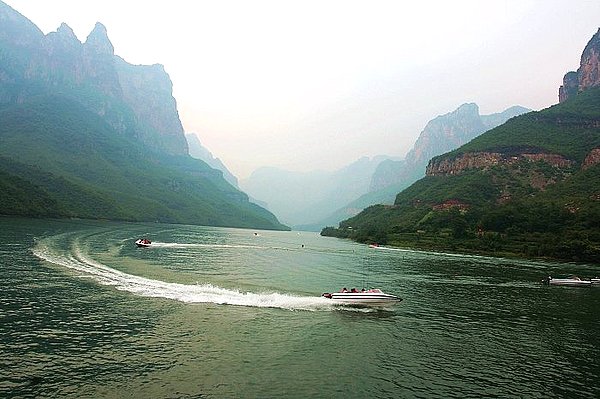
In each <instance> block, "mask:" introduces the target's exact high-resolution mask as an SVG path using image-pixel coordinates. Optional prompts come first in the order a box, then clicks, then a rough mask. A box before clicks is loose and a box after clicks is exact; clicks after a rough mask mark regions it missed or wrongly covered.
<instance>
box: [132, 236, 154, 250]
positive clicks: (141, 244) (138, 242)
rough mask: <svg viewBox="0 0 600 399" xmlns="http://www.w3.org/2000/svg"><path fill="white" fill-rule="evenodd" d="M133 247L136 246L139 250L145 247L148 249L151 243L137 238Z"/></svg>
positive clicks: (145, 239)
mask: <svg viewBox="0 0 600 399" xmlns="http://www.w3.org/2000/svg"><path fill="white" fill-rule="evenodd" d="M135 245H137V246H138V247H140V248H146V247H149V246H150V245H152V241H150V240H149V239H147V238H138V239H137V240H136V241H135Z"/></svg>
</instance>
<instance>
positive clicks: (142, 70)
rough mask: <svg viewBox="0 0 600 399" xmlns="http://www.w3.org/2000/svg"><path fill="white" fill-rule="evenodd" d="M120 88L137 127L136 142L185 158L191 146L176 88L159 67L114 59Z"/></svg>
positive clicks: (157, 65)
mask: <svg viewBox="0 0 600 399" xmlns="http://www.w3.org/2000/svg"><path fill="white" fill-rule="evenodd" d="M114 65H115V69H116V72H117V75H118V80H119V84H120V88H121V89H122V91H123V98H124V100H125V102H126V103H127V104H128V105H129V106H130V107H131V109H132V110H133V113H134V115H135V118H136V120H137V123H138V125H139V126H140V127H141V128H139V129H137V131H136V135H137V138H138V139H140V140H142V141H144V142H145V143H146V144H148V145H149V146H151V147H157V148H161V149H163V150H166V151H167V152H169V153H170V154H178V155H186V154H187V153H188V144H187V141H186V139H185V133H184V131H183V126H182V124H181V120H180V119H179V113H178V112H177V102H176V100H175V98H174V97H173V84H172V82H171V79H170V78H169V75H168V74H167V72H165V69H164V67H163V66H162V65H160V64H155V65H131V64H129V63H127V62H125V61H124V60H123V59H121V58H120V57H118V56H115V57H114Z"/></svg>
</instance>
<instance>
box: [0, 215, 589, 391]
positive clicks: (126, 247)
mask: <svg viewBox="0 0 600 399" xmlns="http://www.w3.org/2000/svg"><path fill="white" fill-rule="evenodd" d="M255 233H256V234H255ZM141 236H147V237H148V238H150V239H151V240H153V242H154V244H155V245H154V246H153V247H152V248H136V247H135V246H134V244H133V242H134V240H135V239H137V238H139V237H141ZM0 240H1V242H2V245H1V246H0V273H1V276H2V278H1V279H0V305H1V306H0V396H2V397H23V396H32V397H33V396H35V397H77V398H86V397H89V398H97V397H154V398H178V397H189V398H192V397H193V398H200V397H206V398H217V397H218V398H221V397H255V398H266V397H293V398H295V397H298V398H300V397H302V398H307V397H311V398H312V397H315V398H317V397H318V398H322V397H351V398H362V397H372V398H396V397H404V398H412V397H414V398H421V397H422V398H431V397H439V398H453V397H455V398H465V397H474V398H475V397H477V398H479V397H484V396H485V397H490V396H496V397H530V398H553V397H554V398H559V397H599V396H600V382H599V381H598V375H600V318H599V316H598V311H599V310H600V288H589V287H585V288H580V287H546V286H542V285H541V284H540V283H539V282H540V280H541V279H542V278H543V277H544V276H546V275H548V274H557V273H576V274H580V275H582V276H587V277H590V276H593V275H597V274H600V272H599V271H598V266H597V265H596V266H595V265H572V264H559V263H549V262H527V261H516V260H506V259H494V258H486V257H475V256H459V255H452V254H435V253H426V252H414V251H397V250H374V249H370V248H368V247H367V246H364V245H360V244H357V243H352V242H349V241H344V240H337V239H333V238H324V237H320V236H318V235H317V234H312V233H304V232H302V233H298V232H270V231H254V230H240V229H223V228H210V227H199V226H182V225H162V224H131V223H114V222H90V221H40V220H27V219H9V218H4V219H0ZM343 286H346V287H348V288H351V287H357V288H361V287H362V286H366V287H371V286H373V287H379V288H381V289H383V290H384V291H386V292H390V293H394V294H397V295H399V296H401V297H402V298H403V299H404V301H403V302H402V303H401V304H400V305H398V306H394V307H391V308H387V309H357V308H350V307H336V306H332V304H331V302H330V301H328V300H326V299H324V298H322V297H320V294H321V293H322V292H325V291H332V290H338V289H340V288H341V287H343Z"/></svg>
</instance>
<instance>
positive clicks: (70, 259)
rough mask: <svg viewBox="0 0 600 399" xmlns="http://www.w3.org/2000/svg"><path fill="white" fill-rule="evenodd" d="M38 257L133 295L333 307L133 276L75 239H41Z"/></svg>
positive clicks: (316, 301)
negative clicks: (57, 244)
mask: <svg viewBox="0 0 600 399" xmlns="http://www.w3.org/2000/svg"><path fill="white" fill-rule="evenodd" d="M33 254H34V255H35V256H37V257H38V258H40V259H42V260H44V261H47V262H50V263H52V264H55V265H59V266H62V267H65V268H68V269H71V270H73V271H76V272H78V273H81V274H80V277H87V278H92V279H93V280H95V281H97V282H98V283H100V284H103V285H109V286H113V287H114V288H116V289H118V290H121V291H127V292H130V293H133V294H136V295H141V296H145V297H153V298H166V299H172V300H177V301H180V302H185V303H214V304H227V305H238V306H250V307H261V308H281V309H288V310H312V311H316V310H334V309H338V308H339V307H336V306H333V305H332V304H331V303H330V301H328V300H327V299H325V298H322V297H304V296H294V295H288V294H282V293H278V292H272V293H252V292H241V291H238V290H231V289H225V288H221V287H217V286H214V285H212V284H180V283H170V282H164V281H160V280H154V279H149V278H145V277H141V276H136V275H132V274H128V273H124V272H122V271H119V270H116V269H113V268H111V267H109V266H107V265H104V264H102V263H100V262H97V261H95V260H93V259H90V258H89V256H87V255H86V254H84V253H83V251H82V250H81V249H80V247H79V246H78V245H77V244H76V242H74V243H72V244H71V247H70V248H69V249H68V250H67V251H62V250H59V249H58V248H56V249H54V248H53V246H52V241H51V240H50V239H45V240H40V241H38V242H37V244H36V245H35V247H34V248H33Z"/></svg>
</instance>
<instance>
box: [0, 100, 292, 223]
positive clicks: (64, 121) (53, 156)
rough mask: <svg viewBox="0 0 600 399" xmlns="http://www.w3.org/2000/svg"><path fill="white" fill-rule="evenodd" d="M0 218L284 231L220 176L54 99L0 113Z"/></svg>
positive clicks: (76, 106)
mask: <svg viewBox="0 0 600 399" xmlns="http://www.w3.org/2000/svg"><path fill="white" fill-rule="evenodd" d="M0 120H2V124H0V140H1V141H2V146H0V189H1V190H2V192H1V193H0V206H1V208H0V213H1V214H6V215H21V216H36V217H48V216H52V217H80V218H102V219H115V220H129V221H158V222H168V223H189V224H201V225H214V226H232V227H248V228H250V227H251V228H264V229H286V227H285V226H283V225H281V224H280V223H279V222H278V221H277V219H276V218H275V217H274V216H273V215H272V214H271V213H269V212H268V211H266V210H264V209H263V208H261V207H259V206H257V205H254V204H252V203H250V202H249V201H248V197H247V196H246V195H245V194H244V193H241V192H240V191H238V190H236V189H235V188H233V187H232V186H231V185H229V184H228V183H227V182H226V181H225V180H224V179H223V178H222V176H221V174H220V172H218V171H216V170H214V169H212V168H210V167H209V166H208V165H206V164H205V163H204V162H202V161H199V160H195V159H193V158H191V157H189V156H173V155H167V154H165V153H161V152H157V151H155V150H153V149H150V148H147V147H145V146H144V145H143V144H141V143H139V142H132V141H131V139H129V138H127V137H125V135H119V134H118V133H116V132H115V130H114V129H112V128H111V126H110V125H109V124H108V123H107V122H106V121H105V120H104V119H102V118H101V117H99V116H98V115H96V114H94V113H92V112H90V111H88V110H87V109H86V108H84V107H83V106H82V105H80V104H79V103H78V102H75V101H73V100H69V99H67V98H65V97H61V96H38V97H36V98H33V99H31V100H30V101H28V102H26V103H24V104H21V105H15V106H9V107H5V108H3V109H1V110H0Z"/></svg>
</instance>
